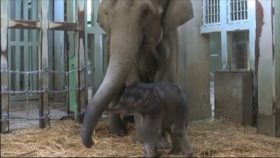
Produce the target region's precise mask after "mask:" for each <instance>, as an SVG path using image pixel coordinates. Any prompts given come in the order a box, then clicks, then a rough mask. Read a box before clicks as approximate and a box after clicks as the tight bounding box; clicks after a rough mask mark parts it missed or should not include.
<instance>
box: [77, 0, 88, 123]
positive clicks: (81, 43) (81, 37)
mask: <svg viewBox="0 0 280 158" xmlns="http://www.w3.org/2000/svg"><path fill="white" fill-rule="evenodd" d="M76 1H77V0H76ZM76 8H77V9H76V12H77V19H78V23H79V26H80V30H79V32H78V33H77V37H76V40H77V41H76V42H77V46H78V47H77V50H76V53H77V54H76V57H77V65H78V67H79V68H82V67H83V68H85V21H86V13H85V0H78V3H76ZM85 84H86V69H85V70H83V71H78V73H77V86H79V87H80V86H85ZM86 95H87V93H86V87H84V88H83V89H82V90H80V92H77V100H78V101H77V102H78V104H77V105H78V106H77V111H78V112H79V113H80V112H81V111H82V110H84V109H85V108H86V104H87V99H88V98H87V96H86ZM81 121H82V118H81V117H79V122H81Z"/></svg>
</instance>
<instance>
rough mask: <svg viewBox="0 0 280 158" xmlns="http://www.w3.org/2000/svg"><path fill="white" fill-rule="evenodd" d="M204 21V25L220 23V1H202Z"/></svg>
mask: <svg viewBox="0 0 280 158" xmlns="http://www.w3.org/2000/svg"><path fill="white" fill-rule="evenodd" d="M204 19H205V20H204V21H205V24H214V23H219V22H220V0H205V1H204Z"/></svg>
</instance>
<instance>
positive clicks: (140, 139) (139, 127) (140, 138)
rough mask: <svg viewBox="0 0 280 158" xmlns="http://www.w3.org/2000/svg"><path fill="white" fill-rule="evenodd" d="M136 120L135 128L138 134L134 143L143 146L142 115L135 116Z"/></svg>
mask: <svg viewBox="0 0 280 158" xmlns="http://www.w3.org/2000/svg"><path fill="white" fill-rule="evenodd" d="M134 120H135V128H136V134H135V137H134V138H133V143H137V142H139V143H141V144H143V127H142V125H143V121H142V116H141V114H138V113H136V114H134Z"/></svg>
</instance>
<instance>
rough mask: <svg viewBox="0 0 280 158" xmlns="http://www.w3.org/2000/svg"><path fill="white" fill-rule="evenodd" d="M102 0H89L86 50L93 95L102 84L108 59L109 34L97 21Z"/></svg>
mask: <svg viewBox="0 0 280 158" xmlns="http://www.w3.org/2000/svg"><path fill="white" fill-rule="evenodd" d="M100 2H101V0H87V5H86V6H87V8H86V13H87V15H88V16H87V26H86V29H85V30H86V37H85V38H86V41H87V42H86V44H85V47H86V52H87V56H88V60H87V61H88V63H87V66H88V70H89V71H88V72H87V73H88V80H87V81H89V82H91V83H88V84H90V85H91V86H92V88H91V91H92V95H91V96H89V97H92V96H93V95H94V93H95V92H96V90H97V89H98V87H99V86H100V85H101V83H102V80H103V78H104V75H105V73H106V69H107V65H108V60H107V54H108V53H107V35H106V33H105V32H104V31H103V29H102V28H100V26H99V24H98V23H97V14H98V8H99V5H100Z"/></svg>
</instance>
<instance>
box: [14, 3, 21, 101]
mask: <svg viewBox="0 0 280 158" xmlns="http://www.w3.org/2000/svg"><path fill="white" fill-rule="evenodd" d="M21 2H22V1H21V0H19V1H15V5H16V10H15V12H16V13H15V19H20V15H21V7H20V6H21ZM20 33H21V30H20V29H16V30H15V42H19V41H20ZM19 52H20V46H18V45H16V46H15V52H13V53H14V54H13V56H14V57H15V63H13V64H15V69H16V70H20V68H21V65H20V64H21V60H20V53H19ZM14 76H15V80H14V82H16V83H14V84H15V90H16V91H19V90H21V89H20V74H18V73H17V74H15V75H14ZM16 96H19V94H16Z"/></svg>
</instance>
